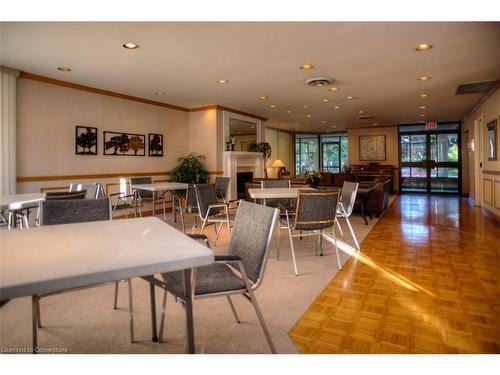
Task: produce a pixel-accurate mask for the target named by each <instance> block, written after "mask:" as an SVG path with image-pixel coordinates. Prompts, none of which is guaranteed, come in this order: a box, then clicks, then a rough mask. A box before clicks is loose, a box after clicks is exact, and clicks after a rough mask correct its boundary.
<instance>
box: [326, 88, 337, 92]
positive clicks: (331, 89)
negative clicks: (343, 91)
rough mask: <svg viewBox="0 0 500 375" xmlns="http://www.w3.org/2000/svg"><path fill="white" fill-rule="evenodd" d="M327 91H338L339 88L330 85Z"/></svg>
mask: <svg viewBox="0 0 500 375" xmlns="http://www.w3.org/2000/svg"><path fill="white" fill-rule="evenodd" d="M328 91H331V92H335V91H339V88H338V87H330V88H329V89H328Z"/></svg>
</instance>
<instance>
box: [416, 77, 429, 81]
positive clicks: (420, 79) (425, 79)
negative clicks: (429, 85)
mask: <svg viewBox="0 0 500 375" xmlns="http://www.w3.org/2000/svg"><path fill="white" fill-rule="evenodd" d="M417 79H418V80H419V81H428V80H430V79H431V77H429V76H422V77H418V78H417Z"/></svg>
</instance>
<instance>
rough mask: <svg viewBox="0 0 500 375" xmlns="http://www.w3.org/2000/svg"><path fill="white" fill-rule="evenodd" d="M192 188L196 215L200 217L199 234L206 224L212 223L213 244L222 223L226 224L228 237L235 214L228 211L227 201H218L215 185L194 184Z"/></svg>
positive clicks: (217, 237)
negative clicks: (196, 206)
mask: <svg viewBox="0 0 500 375" xmlns="http://www.w3.org/2000/svg"><path fill="white" fill-rule="evenodd" d="M194 190H195V193H196V201H197V205H198V215H199V217H200V219H201V229H200V234H203V231H204V230H205V227H206V226H207V225H210V224H214V228H215V234H216V236H215V241H214V246H215V245H216V244H217V240H218V239H219V235H220V232H221V230H222V226H223V225H224V224H226V225H227V232H228V237H230V236H231V224H232V223H233V222H234V217H235V215H234V214H233V213H232V212H230V211H229V210H230V207H229V204H228V203H220V202H219V200H218V199H217V191H216V190H215V185H213V184H195V185H194ZM217 224H220V226H219V228H217Z"/></svg>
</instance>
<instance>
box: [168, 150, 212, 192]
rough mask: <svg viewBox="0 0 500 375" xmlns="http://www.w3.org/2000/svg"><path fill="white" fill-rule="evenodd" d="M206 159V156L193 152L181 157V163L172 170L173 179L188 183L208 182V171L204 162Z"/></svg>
mask: <svg viewBox="0 0 500 375" xmlns="http://www.w3.org/2000/svg"><path fill="white" fill-rule="evenodd" d="M204 159H205V157H204V156H202V155H198V154H195V153H193V152H192V153H190V154H188V155H187V156H184V157H180V158H179V165H178V166H177V167H175V168H174V169H172V171H171V172H170V177H171V180H172V181H173V182H183V183H187V184H206V183H207V182H208V172H207V170H206V169H205V165H203V162H202V161H203V160H204Z"/></svg>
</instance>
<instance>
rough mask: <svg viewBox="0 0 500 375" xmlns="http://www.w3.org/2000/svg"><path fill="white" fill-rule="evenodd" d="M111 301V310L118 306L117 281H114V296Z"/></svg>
mask: <svg viewBox="0 0 500 375" xmlns="http://www.w3.org/2000/svg"><path fill="white" fill-rule="evenodd" d="M114 300H115V301H114V303H113V310H116V309H117V308H118V281H115V298H114Z"/></svg>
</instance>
